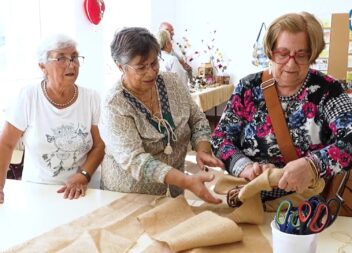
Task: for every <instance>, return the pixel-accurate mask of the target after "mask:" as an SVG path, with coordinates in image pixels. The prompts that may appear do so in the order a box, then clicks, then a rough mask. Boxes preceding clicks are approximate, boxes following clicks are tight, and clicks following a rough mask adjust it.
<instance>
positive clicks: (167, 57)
mask: <svg viewBox="0 0 352 253" xmlns="http://www.w3.org/2000/svg"><path fill="white" fill-rule="evenodd" d="M159 62H160V71H162V72H173V73H176V74H177V76H178V78H179V79H180V80H181V82H182V83H183V84H184V85H185V87H186V88H187V89H189V88H188V76H187V72H186V70H185V69H184V68H183V67H182V65H181V63H180V62H179V60H178V59H177V58H176V56H174V55H172V54H169V53H167V52H165V51H161V59H160V61H159Z"/></svg>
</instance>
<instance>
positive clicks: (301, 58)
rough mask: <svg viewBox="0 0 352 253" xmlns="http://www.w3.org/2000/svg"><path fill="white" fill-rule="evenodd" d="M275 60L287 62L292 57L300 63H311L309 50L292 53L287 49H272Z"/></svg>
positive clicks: (282, 62)
mask: <svg viewBox="0 0 352 253" xmlns="http://www.w3.org/2000/svg"><path fill="white" fill-rule="evenodd" d="M272 54H273V59H272V60H273V61H274V62H275V63H277V64H286V63H287V62H288V61H289V60H290V59H291V58H292V59H293V60H294V61H295V63H296V64H298V65H306V64H309V58H310V52H309V51H308V50H301V51H297V52H295V53H294V55H291V53H290V51H289V50H287V49H276V50H273V51H272Z"/></svg>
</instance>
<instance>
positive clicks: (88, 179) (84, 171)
mask: <svg viewBox="0 0 352 253" xmlns="http://www.w3.org/2000/svg"><path fill="white" fill-rule="evenodd" d="M79 173H81V174H82V175H83V176H85V177H86V179H87V181H88V183H89V182H90V175H89V173H88V171H86V170H84V169H80V170H79Z"/></svg>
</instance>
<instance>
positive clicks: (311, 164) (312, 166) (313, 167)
mask: <svg viewBox="0 0 352 253" xmlns="http://www.w3.org/2000/svg"><path fill="white" fill-rule="evenodd" d="M304 160H306V162H307V164H308V167H309V169H310V171H311V173H312V174H311V175H312V178H313V184H314V183H315V182H317V181H318V179H319V171H318V168H317V167H316V165H315V163H314V162H313V161H312V159H311V158H310V157H304Z"/></svg>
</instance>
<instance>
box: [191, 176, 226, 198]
mask: <svg viewBox="0 0 352 253" xmlns="http://www.w3.org/2000/svg"><path fill="white" fill-rule="evenodd" d="M214 178H215V176H214V174H210V173H206V172H200V173H198V174H194V175H186V180H185V189H187V190H190V191H191V192H193V193H194V194H195V195H196V196H197V197H199V198H200V199H202V200H204V201H205V202H208V203H212V204H220V203H221V202H222V201H221V199H218V198H215V197H214V196H213V195H212V194H211V193H210V192H209V190H208V188H207V187H206V186H205V184H204V183H205V182H211V181H213V180H214Z"/></svg>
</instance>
